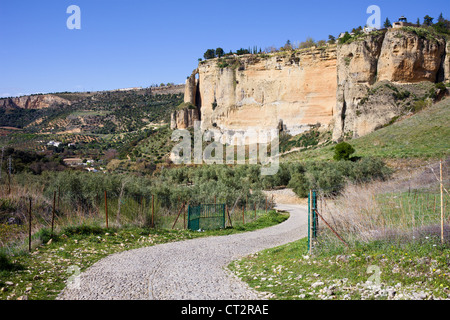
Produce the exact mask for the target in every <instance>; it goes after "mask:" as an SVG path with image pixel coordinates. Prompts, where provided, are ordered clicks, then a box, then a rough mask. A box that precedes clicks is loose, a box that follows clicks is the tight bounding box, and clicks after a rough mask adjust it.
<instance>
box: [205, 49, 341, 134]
mask: <svg viewBox="0 0 450 320" xmlns="http://www.w3.org/2000/svg"><path fill="white" fill-rule="evenodd" d="M198 71H199V95H200V97H201V119H202V129H203V130H207V129H211V128H213V127H218V128H220V129H223V130H248V129H257V130H265V129H274V128H277V126H278V124H279V123H280V121H283V124H284V125H285V127H286V129H287V130H288V131H289V132H291V133H294V134H297V133H299V132H302V131H305V130H307V129H309V125H312V124H317V123H318V122H319V123H321V124H322V125H323V126H324V127H328V126H329V124H330V122H331V120H332V118H333V109H334V108H335V105H336V95H335V92H336V48H335V47H332V48H328V49H323V50H318V49H312V50H306V51H304V52H295V53H294V52H285V53H279V54H275V55H270V56H269V55H246V56H240V57H231V58H227V59H226V58H224V59H222V60H218V59H214V60H209V61H205V62H203V63H200V65H199V69H198Z"/></svg>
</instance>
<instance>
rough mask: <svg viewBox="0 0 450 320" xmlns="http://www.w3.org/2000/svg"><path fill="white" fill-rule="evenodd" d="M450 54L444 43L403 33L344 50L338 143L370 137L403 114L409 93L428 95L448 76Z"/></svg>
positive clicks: (346, 46)
mask: <svg viewBox="0 0 450 320" xmlns="http://www.w3.org/2000/svg"><path fill="white" fill-rule="evenodd" d="M448 49H449V46H448V43H445V40H444V39H433V38H430V39H427V38H422V37H420V36H418V35H417V34H415V33H413V32H407V31H404V30H398V29H390V30H388V31H385V32H377V33H375V34H373V35H367V36H366V37H365V38H364V39H362V40H357V41H354V42H352V43H350V44H344V45H340V46H338V54H337V56H338V61H337V66H338V67H337V78H338V86H337V93H336V100H337V102H336V113H335V116H334V129H333V139H334V140H335V141H337V140H340V139H342V138H343V137H344V136H349V137H353V138H356V137H360V136H363V135H366V134H368V133H370V132H373V131H374V130H376V129H377V128H380V127H382V126H383V125H386V124H387V123H389V122H390V121H392V119H394V118H395V117H398V116H399V115H401V114H402V113H403V112H404V111H405V103H403V101H402V100H405V99H408V95H409V94H411V96H412V95H413V94H416V95H417V96H419V97H420V96H425V95H426V93H427V92H428V91H427V90H430V89H432V88H433V87H434V83H435V82H438V81H442V80H443V79H444V78H446V77H448V75H449V73H450V66H447V64H448V61H447V62H446V60H445V59H446V58H447V54H446V52H448ZM414 85H415V86H414ZM410 103H413V101H410Z"/></svg>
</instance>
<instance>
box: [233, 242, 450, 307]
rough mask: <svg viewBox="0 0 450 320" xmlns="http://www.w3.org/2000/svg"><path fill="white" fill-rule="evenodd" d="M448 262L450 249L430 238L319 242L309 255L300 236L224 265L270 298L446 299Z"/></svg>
mask: <svg viewBox="0 0 450 320" xmlns="http://www.w3.org/2000/svg"><path fill="white" fill-rule="evenodd" d="M449 263H450V247H449V246H448V245H447V246H442V245H441V244H440V241H439V239H435V238H428V239H427V238H424V239H423V240H420V241H415V242H410V243H403V244H401V243H382V242H371V243H367V244H359V245H357V246H355V247H353V248H352V249H350V250H347V251H346V250H345V249H344V248H343V247H342V246H331V247H326V246H325V245H324V244H322V247H320V248H317V249H316V250H315V255H314V256H310V255H308V251H307V239H302V240H300V241H297V242H294V243H291V244H288V245H284V246H281V247H277V248H274V249H269V250H265V251H262V252H260V253H257V254H254V255H251V256H249V257H247V258H245V259H241V260H237V261H235V262H233V263H231V264H230V265H229V268H230V269H231V270H232V271H233V272H234V273H235V274H237V275H238V276H239V277H240V278H241V279H242V280H244V281H246V282H248V283H249V285H250V286H251V287H253V288H255V289H256V290H258V291H262V292H268V293H271V294H272V299H282V300H290V299H295V300H296V299H310V300H316V299H337V300H341V299H349V300H360V299H379V300H385V299H412V298H414V297H415V296H414V293H421V292H423V293H424V294H425V295H426V296H427V298H428V297H433V298H434V299H437V298H450V271H449V267H448V264H449ZM371 270H375V273H376V274H375V276H379V281H380V282H379V285H377V284H376V283H377V281H376V279H377V278H376V277H373V276H374V273H373V271H371ZM378 271H380V273H379V272H378ZM367 281H371V282H372V284H368V283H366V282H367ZM389 291H391V292H392V291H395V295H393V294H392V293H391V296H390V294H389Z"/></svg>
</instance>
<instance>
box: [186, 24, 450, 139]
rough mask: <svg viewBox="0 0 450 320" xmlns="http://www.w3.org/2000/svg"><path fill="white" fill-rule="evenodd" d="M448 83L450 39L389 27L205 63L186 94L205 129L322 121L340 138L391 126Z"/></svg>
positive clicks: (304, 125) (294, 126)
mask: <svg viewBox="0 0 450 320" xmlns="http://www.w3.org/2000/svg"><path fill="white" fill-rule="evenodd" d="M196 74H198V80H196V79H195V76H196ZM441 81H450V43H448V42H446V41H445V40H444V39H442V38H439V37H434V36H419V35H418V34H416V33H415V32H412V31H408V30H405V29H389V30H379V31H375V32H372V33H370V34H367V35H365V36H363V37H359V38H358V39H355V40H354V41H353V42H350V43H348V44H344V45H338V46H337V47H336V46H330V47H328V48H326V49H310V50H305V51H294V52H281V53H275V54H270V55H265V54H263V55H246V56H239V57H237V56H234V57H224V58H221V59H212V60H207V61H203V62H200V64H199V67H198V69H197V70H195V71H194V73H193V74H192V75H191V76H190V77H189V78H188V80H187V82H186V94H185V99H186V102H189V103H190V104H192V105H194V106H196V107H197V108H198V110H199V118H200V119H201V120H202V129H203V130H207V129H211V128H220V129H222V130H232V131H236V130H246V129H255V128H256V129H263V130H265V129H272V128H277V127H279V125H280V123H282V127H283V129H284V130H285V131H288V132H289V133H291V134H299V133H301V132H303V131H306V130H308V129H309V128H310V126H311V125H315V124H317V123H320V124H321V128H322V129H325V130H327V129H332V130H333V139H334V140H340V139H341V138H343V137H344V136H352V137H359V136H362V135H365V134H368V133H370V132H372V131H374V130H376V129H377V128H379V127H381V126H383V125H386V124H387V123H389V122H390V121H392V120H393V119H394V118H396V117H398V116H399V115H401V114H402V113H404V112H405V110H406V109H407V108H408V107H410V106H411V105H412V104H413V103H415V102H416V101H417V99H418V98H419V99H421V98H423V97H426V95H427V94H429V92H430V90H433V88H434V83H436V82H441Z"/></svg>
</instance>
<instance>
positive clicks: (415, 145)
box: [282, 98, 450, 161]
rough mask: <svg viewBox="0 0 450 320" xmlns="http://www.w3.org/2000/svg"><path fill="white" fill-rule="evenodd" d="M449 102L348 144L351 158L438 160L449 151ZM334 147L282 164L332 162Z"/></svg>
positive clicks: (290, 158)
mask: <svg viewBox="0 0 450 320" xmlns="http://www.w3.org/2000/svg"><path fill="white" fill-rule="evenodd" d="M449 118H450V99H448V98H447V99H445V100H444V101H441V102H439V103H437V104H435V105H433V106H431V107H429V108H427V109H425V110H423V111H421V112H419V113H417V114H415V115H413V116H411V117H409V118H406V119H404V120H401V121H399V122H397V123H394V124H392V125H390V126H387V127H385V128H382V129H379V130H377V131H375V132H373V133H370V134H368V135H366V136H363V137H361V138H358V139H353V140H350V141H349V143H350V144H351V145H352V146H353V147H354V148H355V149H356V153H355V154H354V156H357V157H358V156H359V157H368V156H372V157H380V158H439V157H443V156H445V155H448V153H449V150H450V126H449V125H448V119H449ZM333 155H334V146H327V147H324V148H320V149H315V150H308V151H304V152H296V153H292V154H289V155H286V156H284V157H282V161H298V160H310V161H312V160H314V161H317V160H332V159H333Z"/></svg>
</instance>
